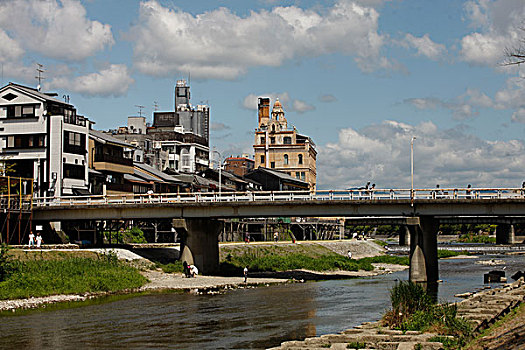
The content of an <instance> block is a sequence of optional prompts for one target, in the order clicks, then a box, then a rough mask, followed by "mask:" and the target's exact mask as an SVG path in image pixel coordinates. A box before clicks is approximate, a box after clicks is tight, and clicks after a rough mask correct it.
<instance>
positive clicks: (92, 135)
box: [88, 130, 134, 195]
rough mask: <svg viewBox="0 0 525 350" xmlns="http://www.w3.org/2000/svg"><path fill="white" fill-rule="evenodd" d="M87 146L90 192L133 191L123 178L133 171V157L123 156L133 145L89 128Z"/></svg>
mask: <svg viewBox="0 0 525 350" xmlns="http://www.w3.org/2000/svg"><path fill="white" fill-rule="evenodd" d="M88 147H89V148H88V150H89V152H88V153H89V169H90V187H91V193H93V194H103V195H106V194H109V195H112V194H125V193H133V186H132V184H130V183H128V182H127V181H126V179H125V178H124V175H132V174H133V173H134V169H133V159H130V158H127V157H125V156H124V152H125V150H126V149H128V148H132V147H133V146H132V145H130V144H129V143H126V142H124V141H121V140H119V139H116V138H114V137H112V136H111V135H108V134H106V133H103V132H102V131H97V130H89V146H88Z"/></svg>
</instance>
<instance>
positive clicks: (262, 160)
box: [261, 156, 264, 164]
mask: <svg viewBox="0 0 525 350" xmlns="http://www.w3.org/2000/svg"><path fill="white" fill-rule="evenodd" d="M261 164H264V156H261Z"/></svg>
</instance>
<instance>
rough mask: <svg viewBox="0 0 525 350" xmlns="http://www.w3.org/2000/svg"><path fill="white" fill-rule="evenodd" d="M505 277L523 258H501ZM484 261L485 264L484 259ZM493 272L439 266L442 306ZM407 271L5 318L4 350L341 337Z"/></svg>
mask: <svg viewBox="0 0 525 350" xmlns="http://www.w3.org/2000/svg"><path fill="white" fill-rule="evenodd" d="M498 258H501V259H504V260H505V261H506V262H507V271H508V274H509V275H510V274H511V273H509V272H515V271H514V270H515V269H516V268H518V267H519V268H522V267H521V264H522V260H521V259H522V258H521V257H498ZM484 259H488V258H487V257H485V258H484ZM491 269H493V267H490V266H483V265H476V264H474V260H472V259H463V260H446V261H441V262H440V276H441V278H442V279H443V281H444V282H443V284H442V285H440V288H439V300H449V301H450V300H454V297H453V295H454V294H456V293H462V292H465V291H470V290H474V289H475V288H478V287H480V286H482V283H483V273H484V272H486V271H489V270H491ZM406 278H407V272H406V271H404V272H399V273H395V274H392V275H386V276H380V277H375V278H369V279H353V280H332V281H324V282H311V283H304V284H293V285H280V286H271V287H266V288H264V287H263V288H257V289H238V290H233V291H229V292H227V293H225V294H222V295H199V296H195V295H189V294H177V293H167V294H152V295H142V296H138V297H134V298H129V299H124V300H118V301H113V302H110V303H96V304H93V305H89V306H85V307H78V308H70V309H58V310H53V311H34V312H30V313H27V314H23V315H20V316H12V317H2V318H1V320H0V321H1V322H0V332H1V334H2V337H0V348H2V349H42V348H61V349H62V348H63V349H79V348H82V349H92V348H93V349H99V348H116V349H137V348H140V349H148V348H151V349H153V348H172V349H232V348H234V349H246V348H266V347H271V346H276V345H278V344H280V343H281V342H283V341H287V340H294V339H304V338H305V337H311V336H316V335H320V334H327V333H336V332H341V331H342V330H344V329H347V328H350V327H353V326H356V325H358V324H360V323H362V322H364V321H374V320H377V319H379V318H380V317H381V315H382V314H383V313H384V311H386V310H387V309H388V308H389V306H390V305H389V288H391V286H392V285H393V284H394V283H395V281H396V280H405V279H406Z"/></svg>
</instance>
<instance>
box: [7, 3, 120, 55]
mask: <svg viewBox="0 0 525 350" xmlns="http://www.w3.org/2000/svg"><path fill="white" fill-rule="evenodd" d="M0 27H1V28H2V29H3V30H4V31H6V32H7V33H8V34H9V36H10V37H11V38H12V39H14V40H16V41H17V42H18V45H20V46H23V47H24V48H26V49H28V50H32V51H35V52H39V53H41V54H42V55H44V56H46V57H51V58H56V59H61V60H64V61H81V60H84V59H85V58H87V57H89V56H92V55H94V54H95V53H96V52H97V51H100V50H103V49H104V48H105V47H109V46H111V45H113V43H114V39H113V35H112V34H111V26H110V25H107V24H102V23H100V22H98V21H92V20H89V19H88V18H87V17H86V9H85V8H84V7H83V6H82V4H81V3H80V1H77V0H62V1H60V2H58V1H57V0H47V1H42V0H16V1H15V0H4V1H2V2H0Z"/></svg>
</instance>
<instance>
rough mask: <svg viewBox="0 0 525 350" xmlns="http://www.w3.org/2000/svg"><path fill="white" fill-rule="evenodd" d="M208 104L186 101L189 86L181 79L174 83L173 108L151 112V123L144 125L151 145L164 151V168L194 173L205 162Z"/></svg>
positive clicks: (207, 153) (207, 159)
mask: <svg viewBox="0 0 525 350" xmlns="http://www.w3.org/2000/svg"><path fill="white" fill-rule="evenodd" d="M209 120H210V107H209V106H207V105H197V106H196V107H193V106H192V105H191V103H190V87H189V86H188V85H187V84H186V81H185V80H179V81H177V85H176V86H175V110H174V111H170V112H154V113H153V126H152V127H150V128H148V129H147V133H148V135H151V136H152V138H153V149H160V150H163V151H166V152H168V162H167V165H164V168H161V169H160V170H165V168H170V169H173V170H175V171H178V172H182V173H197V172H201V171H204V170H205V169H207V167H208V165H209V152H210V148H209Z"/></svg>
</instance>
